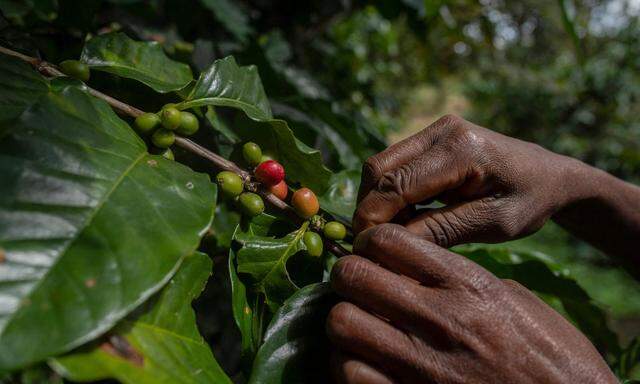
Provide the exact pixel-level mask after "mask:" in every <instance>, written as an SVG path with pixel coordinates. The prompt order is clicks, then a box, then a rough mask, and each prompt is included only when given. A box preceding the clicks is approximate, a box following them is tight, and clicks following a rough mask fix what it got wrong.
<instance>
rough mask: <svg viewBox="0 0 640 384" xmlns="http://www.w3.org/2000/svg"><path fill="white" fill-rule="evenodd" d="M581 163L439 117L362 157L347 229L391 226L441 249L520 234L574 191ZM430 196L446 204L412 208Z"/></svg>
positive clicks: (530, 229) (537, 225)
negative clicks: (350, 225)
mask: <svg viewBox="0 0 640 384" xmlns="http://www.w3.org/2000/svg"><path fill="white" fill-rule="evenodd" d="M581 165H583V164H582V163H580V162H579V161H576V160H573V159H571V158H568V157H565V156H561V155H558V154H555V153H553V152H550V151H547V150H545V149H544V148H542V147H540V146H538V145H535V144H532V143H527V142H524V141H521V140H517V139H514V138H511V137H507V136H504V135H501V134H499V133H496V132H492V131H490V130H488V129H485V128H482V127H479V126H477V125H474V124H472V123H470V122H468V121H465V120H463V119H461V118H458V117H455V116H445V117H443V118H441V119H440V120H438V121H437V122H435V123H434V124H432V125H431V126H429V127H428V128H426V129H425V130H423V131H422V132H420V133H418V134H416V135H414V136H412V137H410V138H408V139H406V140H403V141H401V142H399V143H397V144H395V145H393V146H391V147H389V148H388V149H387V150H385V151H384V152H381V153H379V154H377V155H374V156H372V157H370V158H369V159H368V160H367V162H366V163H365V166H364V168H363V174H362V182H361V185H360V192H359V196H358V202H359V204H358V208H357V210H356V212H355V215H354V220H353V228H354V231H355V233H356V234H357V233H359V232H360V231H362V230H364V229H366V228H369V227H371V226H374V225H377V224H382V223H387V222H391V221H393V222H397V223H400V224H403V225H405V226H406V228H407V229H408V230H410V231H411V232H413V233H416V234H418V235H420V236H421V237H423V238H426V239H428V240H430V241H432V242H434V243H436V244H438V245H440V246H442V247H445V248H448V247H451V246H453V245H456V244H461V243H469V242H488V243H493V242H501V241H505V240H510V239H514V238H518V237H522V236H525V235H527V234H529V233H532V232H534V231H536V230H538V229H539V228H540V227H541V226H542V225H543V224H544V223H545V221H547V220H548V219H549V218H550V217H551V216H552V215H553V214H555V213H556V212H557V211H558V210H559V209H560V208H562V207H563V206H565V205H566V204H568V203H569V202H570V201H572V199H573V198H574V196H575V195H577V194H578V193H579V191H577V190H576V189H575V188H573V186H572V185H571V180H572V178H571V176H570V175H571V174H572V172H574V170H575V169H577V168H580V167H581ZM433 199H437V200H439V201H442V202H444V203H446V204H447V205H446V206H445V207H443V208H438V209H427V210H422V211H417V212H416V211H415V210H412V208H413V206H414V205H415V204H420V203H424V202H428V201H431V200H433Z"/></svg>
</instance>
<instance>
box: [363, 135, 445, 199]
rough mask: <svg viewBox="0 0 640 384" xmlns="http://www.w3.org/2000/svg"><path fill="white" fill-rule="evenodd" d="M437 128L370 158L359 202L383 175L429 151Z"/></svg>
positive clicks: (414, 136) (364, 168) (403, 141)
mask: <svg viewBox="0 0 640 384" xmlns="http://www.w3.org/2000/svg"><path fill="white" fill-rule="evenodd" d="M436 128H437V123H434V124H432V125H430V126H429V127H427V128H426V129H424V130H422V131H420V132H418V133H416V134H415V135H412V136H410V137H407V138H406V139H404V140H402V141H400V142H398V143H396V144H393V145H392V146H390V147H389V148H387V149H385V150H384V151H382V152H380V153H378V154H375V155H373V156H371V157H369V158H368V159H367V161H366V162H365V163H364V165H363V167H362V178H361V182H360V188H359V189H358V202H360V200H362V198H363V197H364V196H366V195H367V194H368V193H369V191H370V190H371V189H372V188H373V187H374V186H375V185H376V184H377V183H378V180H379V179H380V178H381V177H382V175H384V174H385V173H386V172H389V171H392V170H394V169H396V168H398V167H400V166H402V165H403V164H407V163H409V162H410V161H411V160H413V159H415V158H417V157H419V156H420V155H421V154H422V153H423V152H424V151H425V150H427V149H428V148H429V147H430V146H431V143H432V142H433V136H435V132H436V131H437V129H436Z"/></svg>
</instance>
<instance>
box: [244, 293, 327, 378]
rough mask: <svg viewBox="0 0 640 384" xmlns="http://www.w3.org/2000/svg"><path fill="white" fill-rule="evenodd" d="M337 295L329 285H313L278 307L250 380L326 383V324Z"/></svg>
mask: <svg viewBox="0 0 640 384" xmlns="http://www.w3.org/2000/svg"><path fill="white" fill-rule="evenodd" d="M336 301H337V298H336V297H334V296H333V294H332V292H331V289H330V288H329V286H328V284H326V283H320V284H312V285H309V286H306V287H304V288H303V289H301V290H299V291H298V292H296V293H295V294H294V295H293V296H291V297H290V298H289V299H288V300H287V301H285V303H284V304H283V305H282V306H281V307H280V309H278V311H277V312H276V314H275V315H274V317H273V319H272V320H271V323H269V326H268V327H267V331H266V332H265V335H264V342H263V344H262V346H261V347H260V350H259V351H258V354H257V356H256V359H255V361H254V363H253V370H252V372H253V373H252V375H251V378H250V379H249V383H322V382H327V381H328V380H329V377H327V372H328V370H327V365H328V356H329V348H328V345H327V340H326V338H325V337H324V323H325V319H326V317H327V314H328V313H329V310H330V309H331V306H332V305H333V304H335V302H336Z"/></svg>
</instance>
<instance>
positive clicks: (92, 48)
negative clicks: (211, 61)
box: [80, 32, 193, 93]
mask: <svg viewBox="0 0 640 384" xmlns="http://www.w3.org/2000/svg"><path fill="white" fill-rule="evenodd" d="M80 60H81V61H83V62H85V63H87V65H88V66H89V67H91V69H93V70H98V71H105V72H109V73H113V74H115V75H118V76H121V77H126V78H129V79H134V80H137V81H140V82H142V83H144V84H146V85H148V86H149V87H151V88H153V89H154V90H155V91H156V92H162V93H164V92H170V91H176V90H179V89H182V88H184V87H185V86H186V85H187V84H189V83H190V82H191V81H192V80H193V75H192V74H191V69H190V68H189V66H188V65H187V64H183V63H179V62H177V61H173V60H171V59H169V58H168V57H167V55H165V53H164V51H163V50H162V46H160V44H159V43H157V42H150V41H144V42H141V41H135V40H132V39H131V38H129V37H128V36H127V35H125V34H124V33H122V32H113V33H108V34H104V35H99V36H96V37H94V38H92V39H91V40H89V41H87V43H86V44H85V46H84V48H83V50H82V55H81V57H80Z"/></svg>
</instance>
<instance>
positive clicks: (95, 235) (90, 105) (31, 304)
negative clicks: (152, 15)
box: [0, 87, 216, 370]
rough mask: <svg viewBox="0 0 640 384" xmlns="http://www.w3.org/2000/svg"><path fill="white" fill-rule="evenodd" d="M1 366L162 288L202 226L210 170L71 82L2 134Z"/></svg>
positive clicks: (70, 340)
mask: <svg viewBox="0 0 640 384" xmlns="http://www.w3.org/2000/svg"><path fill="white" fill-rule="evenodd" d="M0 179H1V180H2V183H0V253H2V256H3V257H2V260H3V262H2V263H1V264H0V283H1V284H0V298H1V300H0V370H8V369H15V368H19V367H21V366H24V365H27V364H30V363H33V362H36V361H39V360H42V359H44V358H46V357H49V356H51V355H55V354H59V353H63V352H66V351H69V350H71V349H72V348H74V347H77V346H78V345H80V344H83V343H85V342H87V341H90V340H92V339H94V338H96V337H97V336H99V335H100V334H102V333H103V332H105V331H106V330H108V329H109V328H111V327H112V326H113V325H114V324H115V323H116V322H117V321H118V320H120V319H121V318H123V317H124V316H126V315H127V314H128V313H129V312H130V311H131V310H132V309H134V308H135V307H136V306H138V305H139V304H140V303H142V302H143V301H145V300H146V299H147V298H149V297H150V296H151V295H152V294H153V293H155V292H156V291H158V290H159V289H160V288H161V287H162V286H163V285H164V284H165V283H166V282H167V281H168V280H169V279H170V278H171V276H172V275H173V273H174V272H175V271H176V269H177V268H178V266H179V264H180V262H181V260H182V259H183V258H184V257H185V256H186V255H189V254H191V253H193V251H194V250H195V248H196V247H197V245H198V243H199V241H200V237H201V235H202V234H203V233H204V232H205V231H206V230H207V228H208V227H209V225H210V223H211V220H212V216H213V209H214V205H215V198H216V188H215V186H214V185H212V184H211V183H210V181H209V178H208V176H207V175H204V174H198V173H195V172H193V171H191V170H190V169H189V168H187V167H185V166H183V165H180V164H178V163H176V162H173V161H169V160H166V159H164V158H163V157H161V156H152V155H149V154H148V153H147V152H146V148H145V145H144V143H143V142H142V140H141V139H140V138H139V137H138V136H137V135H136V134H135V133H134V132H133V130H131V128H130V127H129V126H128V125H127V124H126V123H125V122H124V121H122V120H121V119H120V118H119V117H118V116H116V114H115V113H114V112H113V111H112V110H111V108H110V107H109V106H108V105H107V104H106V103H105V102H103V101H101V100H99V99H96V98H94V97H92V96H89V95H88V94H86V93H84V92H83V91H81V90H79V89H77V88H74V87H68V88H66V89H64V90H63V91H61V92H59V93H49V94H48V95H46V96H44V97H42V98H41V99H40V101H39V102H38V103H36V104H35V105H33V106H32V107H31V108H29V109H28V110H27V111H25V112H24V113H23V114H22V116H21V117H20V118H19V119H18V120H17V121H16V123H15V126H14V127H13V129H12V131H11V132H10V134H8V135H7V136H5V137H4V138H3V139H2V140H0Z"/></svg>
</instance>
